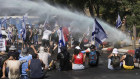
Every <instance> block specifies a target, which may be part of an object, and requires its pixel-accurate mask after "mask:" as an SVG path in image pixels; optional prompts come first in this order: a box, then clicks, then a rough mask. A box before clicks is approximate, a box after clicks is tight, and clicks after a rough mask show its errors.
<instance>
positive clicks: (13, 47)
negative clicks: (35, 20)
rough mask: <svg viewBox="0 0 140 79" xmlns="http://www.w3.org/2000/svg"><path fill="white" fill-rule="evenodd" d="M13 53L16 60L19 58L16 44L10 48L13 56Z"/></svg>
mask: <svg viewBox="0 0 140 79" xmlns="http://www.w3.org/2000/svg"><path fill="white" fill-rule="evenodd" d="M11 54H14V55H15V57H16V60H18V59H19V52H17V51H16V47H15V46H14V45H12V46H11V47H10V48H9V52H8V55H9V56H11Z"/></svg>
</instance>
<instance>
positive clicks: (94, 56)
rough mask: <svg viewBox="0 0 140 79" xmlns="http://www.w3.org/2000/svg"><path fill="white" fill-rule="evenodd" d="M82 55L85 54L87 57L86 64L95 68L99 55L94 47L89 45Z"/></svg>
mask: <svg viewBox="0 0 140 79" xmlns="http://www.w3.org/2000/svg"><path fill="white" fill-rule="evenodd" d="M81 52H82V53H86V57H88V61H87V62H88V63H89V65H90V66H97V65H98V62H99V55H100V53H99V52H98V51H96V46H95V45H91V46H90V48H87V49H86V50H84V51H81Z"/></svg>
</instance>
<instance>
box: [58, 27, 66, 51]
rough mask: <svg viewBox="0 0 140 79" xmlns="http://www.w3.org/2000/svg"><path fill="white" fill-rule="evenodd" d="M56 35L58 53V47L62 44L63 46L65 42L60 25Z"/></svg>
mask: <svg viewBox="0 0 140 79" xmlns="http://www.w3.org/2000/svg"><path fill="white" fill-rule="evenodd" d="M58 35H59V45H58V53H60V52H61V50H60V48H61V47H62V46H65V44H66V42H65V38H64V34H63V30H62V27H60V29H59V30H58Z"/></svg>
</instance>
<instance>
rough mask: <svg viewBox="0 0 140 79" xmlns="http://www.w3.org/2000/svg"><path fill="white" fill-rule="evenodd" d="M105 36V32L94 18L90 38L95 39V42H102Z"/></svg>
mask: <svg viewBox="0 0 140 79" xmlns="http://www.w3.org/2000/svg"><path fill="white" fill-rule="evenodd" d="M106 38H107V34H106V33H105V31H104V29H103V28H102V26H101V25H100V24H99V23H98V21H97V20H96V19H95V20H94V25H93V32H92V40H93V41H95V43H99V44H102V42H104V41H105V40H106Z"/></svg>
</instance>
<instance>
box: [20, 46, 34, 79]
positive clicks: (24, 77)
mask: <svg viewBox="0 0 140 79" xmlns="http://www.w3.org/2000/svg"><path fill="white" fill-rule="evenodd" d="M31 59H32V55H30V54H29V53H28V49H27V48H24V49H23V50H22V52H21V54H20V59H19V61H23V60H26V62H24V63H23V64H22V66H21V79H28V76H27V73H26V69H27V68H28V61H29V60H31Z"/></svg>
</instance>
